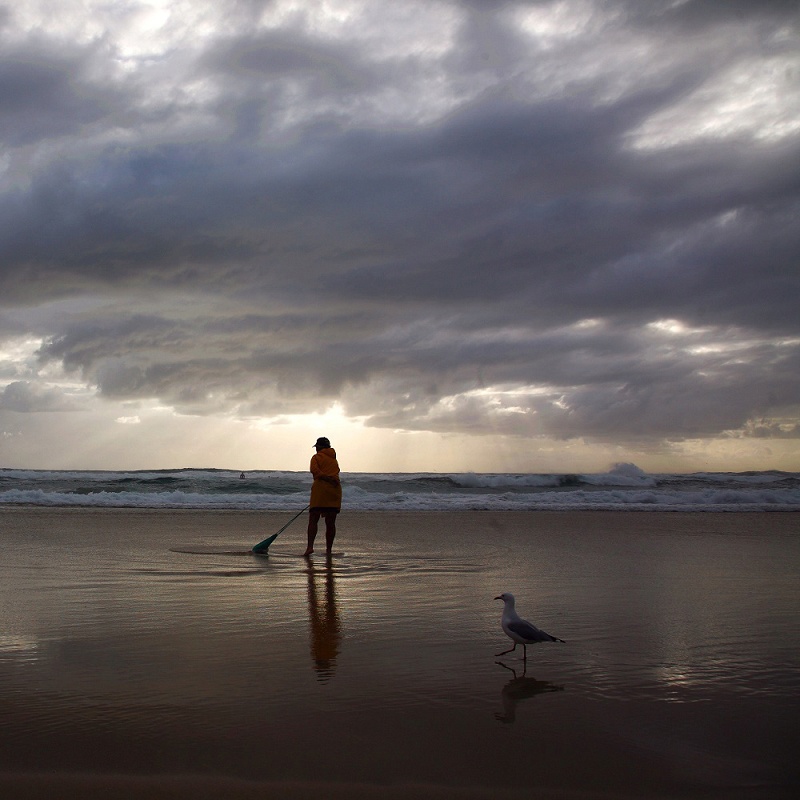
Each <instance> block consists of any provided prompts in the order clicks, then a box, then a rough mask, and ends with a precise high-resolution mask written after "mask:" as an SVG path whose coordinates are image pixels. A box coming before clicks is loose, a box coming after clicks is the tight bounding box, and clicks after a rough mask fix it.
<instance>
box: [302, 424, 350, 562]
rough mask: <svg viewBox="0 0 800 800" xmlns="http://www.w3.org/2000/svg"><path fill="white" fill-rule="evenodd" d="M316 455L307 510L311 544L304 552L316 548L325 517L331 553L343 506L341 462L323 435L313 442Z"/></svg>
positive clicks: (309, 552)
mask: <svg viewBox="0 0 800 800" xmlns="http://www.w3.org/2000/svg"><path fill="white" fill-rule="evenodd" d="M314 447H315V448H316V450H317V453H316V455H314V456H312V457H311V474H312V475H313V476H314V483H313V484H312V486H311V503H310V506H311V508H310V511H309V514H308V547H307V548H306V552H305V553H303V555H306V556H310V555H311V554H312V553H313V552H314V539H316V538H317V527H318V525H319V519H320V517H322V518H323V519H324V520H325V550H326V552H327V553H328V554H330V552H331V550H333V540H334V538H335V537H336V515H337V514H338V513H339V511H341V508H342V484H341V482H340V481H339V462H338V461H337V460H336V451H335V450H334V449H333V448H332V447H331V443H330V439H328V438H326V437H325V436H320V437H319V439H317V441H316V442H315V444H314Z"/></svg>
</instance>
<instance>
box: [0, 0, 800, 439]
mask: <svg viewBox="0 0 800 800" xmlns="http://www.w3.org/2000/svg"><path fill="white" fill-rule="evenodd" d="M276 6H277V4H271V5H270V4H261V5H259V4H250V5H248V4H234V5H233V6H232V8H233V9H235V10H236V11H237V13H239V14H241V15H242V16H241V19H242V20H245V19H249V20H251V21H252V20H254V19H257V16H258V12H259V11H260V10H262V9H264V8H273V7H276ZM427 8H433V6H430V7H427ZM436 8H444V6H436ZM553 8H554V7H553V6H552V5H551V4H548V3H544V2H543V3H519V4H512V3H506V4H499V5H498V6H497V9H496V10H490V11H487V7H486V4H478V3H453V4H452V6H451V9H452V11H453V13H456V14H461V17H460V19H459V22H458V24H457V25H454V26H453V28H452V35H453V37H454V38H453V42H452V45H451V46H450V47H449V48H447V49H446V52H443V54H442V55H441V56H440V57H432V56H430V54H429V53H426V52H425V51H424V49H423V51H422V52H421V54H414V53H410V52H409V53H405V54H400V55H397V56H395V57H386V56H384V55H382V54H381V51H380V48H379V47H376V46H374V45H373V46H368V45H367V44H365V41H366V40H365V39H364V38H359V35H357V34H359V33H360V32H359V31H358V30H357V25H356V24H355V23H354V25H355V27H354V28H353V29H352V31H350V32H347V31H345V32H344V33H343V34H342V33H340V34H338V35H337V36H327V37H324V36H319V35H316V34H315V33H314V32H313V29H312V28H311V27H309V25H308V24H305V22H307V20H305V18H304V17H303V16H302V15H299V16H297V15H296V16H294V17H290V18H289V21H288V22H286V23H285V24H284V25H283V27H282V28H280V29H272V30H255V29H254V28H253V26H252V25H251V24H250V23H248V24H247V25H243V26H242V27H241V29H240V31H241V32H239V33H237V32H236V31H235V30H232V29H231V26H229V27H228V29H227V30H226V33H225V34H224V35H220V36H218V37H213V36H212V37H209V38H208V40H207V41H206V42H204V44H203V46H202V47H197V48H196V49H195V50H193V51H191V52H190V53H184V54H183V56H182V61H181V64H182V68H183V69H185V70H186V71H187V75H189V76H190V78H191V82H194V83H192V86H194V85H195V84H196V85H201V86H202V91H199V90H198V93H197V94H193V91H194V90H193V89H191V88H190V78H189V77H187V78H185V79H182V80H179V81H178V83H177V84H176V85H171V88H170V90H169V91H166V90H165V91H163V92H161V93H160V94H159V93H154V96H153V97H151V96H150V95H149V93H148V92H146V91H144V86H145V83H144V80H145V79H144V77H142V75H141V74H139V73H137V74H136V77H135V79H134V78H130V79H127V80H126V79H125V77H124V75H122V76H121V75H120V74H119V73H118V72H116V71H113V70H111V69H109V70H108V74H109V75H112V74H114V75H116V77H115V78H114V79H111V78H108V79H106V80H105V81H104V80H103V79H101V78H99V77H98V75H102V74H103V72H102V70H98V68H97V66H98V63H102V61H103V59H104V58H107V59H112V58H113V56H114V53H113V48H112V47H111V46H110V45H107V44H104V45H103V47H101V46H100V45H99V44H97V42H94V41H92V42H90V43H88V44H85V45H83V46H82V47H81V46H79V45H77V44H72V45H70V46H69V47H65V46H64V45H63V42H62V41H61V40H58V41H57V40H55V39H52V40H47V39H46V38H45V37H44V35H42V34H39V35H37V37H36V38H30V39H29V40H28V41H27V42H26V43H25V48H23V47H22V45H17V46H16V49H13V48H12V50H10V51H8V52H7V53H6V54H5V55H4V56H3V57H2V62H1V63H0V84H1V85H2V87H5V90H4V91H3V92H2V95H0V96H6V97H7V98H8V99H7V101H6V102H5V103H4V105H3V106H2V113H0V135H2V136H3V137H4V140H5V142H6V144H7V145H8V146H9V148H10V152H11V153H12V156H13V155H14V154H16V155H15V156H14V158H12V161H11V162H10V166H8V168H7V174H8V175H10V176H11V177H12V178H14V179H15V180H14V181H13V182H12V184H11V185H10V186H9V188H8V189H7V190H5V191H3V192H2V193H0V212H2V213H0V220H2V221H0V304H2V305H5V306H7V307H8V308H12V307H14V306H20V305H21V306H29V307H36V306H39V305H40V304H43V303H48V302H54V301H56V300H59V299H62V298H75V299H76V300H79V299H80V298H84V297H91V298H93V299H94V301H95V304H94V305H93V306H92V308H93V310H91V311H86V312H85V313H77V312H76V313H72V314H62V315H60V316H53V317H52V318H51V320H50V321H49V325H48V326H47V327H44V326H42V327H40V328H39V331H40V333H41V335H42V336H44V337H46V338H47V341H46V342H45V344H44V345H43V347H42V348H41V350H40V358H41V360H42V363H52V362H58V363H62V364H63V365H64V366H65V368H67V369H68V370H70V371H73V372H74V373H75V374H77V375H80V376H81V377H82V379H83V380H84V381H86V383H87V384H89V385H91V386H94V387H96V388H97V391H98V392H99V393H100V394H101V395H102V396H106V397H113V398H120V399H126V398H150V397H155V398H159V399H160V400H161V401H162V402H164V403H166V404H169V405H172V406H174V407H175V408H177V409H178V410H180V411H184V412H187V413H216V412H226V411H227V412H232V413H236V414H239V415H241V416H256V415H270V414H279V413H287V412H289V411H295V412H298V411H305V410H322V409H323V408H324V407H325V406H327V405H329V404H330V403H331V402H332V401H333V400H336V399H338V400H340V401H341V402H342V403H343V405H344V407H345V408H346V409H347V410H348V411H349V412H350V413H353V414H357V415H359V416H363V417H365V418H367V420H368V423H369V424H372V425H379V426H387V427H393V428H400V429H425V430H442V431H459V430H460V431H470V432H474V433H492V432H506V433H512V434H515V435H533V434H550V435H555V436H559V437H565V438H567V437H571V436H594V437H598V438H603V439H609V440H614V439H618V440H622V439H625V438H637V439H642V438H647V437H653V438H656V439H659V438H674V439H680V438H685V437H693V436H706V435H714V434H718V433H720V432H723V431H728V430H737V429H743V430H745V432H746V433H748V435H754V436H768V435H776V436H785V435H788V434H787V432H791V431H792V430H795V428H792V426H791V424H788V425H787V424H782V425H778V424H777V423H776V422H775V420H774V419H773V418H779V417H780V418H781V419H784V418H785V416H786V415H787V414H791V413H794V412H793V411H792V409H793V408H796V406H797V404H798V403H800V378H798V377H797V376H798V375H800V370H798V369H797V367H798V363H797V362H798V343H797V342H798V330H797V301H796V298H797V296H798V289H800V285H799V284H798V256H799V255H800V233H798V231H800V226H798V225H797V222H798V217H799V216H800V214H799V213H798V212H800V134H799V133H798V131H797V130H796V129H795V130H794V131H793V132H790V133H788V134H785V135H781V136H777V135H776V136H768V135H765V136H761V137H755V136H753V135H752V134H750V133H747V132H746V131H742V132H737V133H733V134H725V133H720V134H714V135H706V136H697V135H693V136H683V137H682V138H681V137H680V136H678V137H677V138H675V140H674V141H670V142H668V143H666V144H662V145H658V146H657V145H652V144H651V145H648V146H645V145H643V144H642V143H641V142H640V141H639V139H640V138H641V137H642V136H644V134H643V133H642V131H643V130H645V128H646V126H647V125H649V124H651V123H652V121H653V120H654V119H657V118H658V116H659V114H662V113H666V112H669V113H670V114H671V116H670V118H669V121H668V122H665V123H664V125H665V126H666V127H667V128H668V129H669V130H667V133H671V132H672V131H673V130H674V129H676V128H677V129H679V128H681V126H689V127H691V125H692V119H691V117H692V114H693V113H696V107H695V106H693V105H691V104H692V103H693V102H694V101H693V100H692V98H694V97H695V95H696V94H697V93H698V92H704V91H710V89H709V88H708V87H709V86H712V85H715V82H719V81H720V80H723V77H724V75H726V74H728V72H729V71H731V70H735V69H737V68H738V67H739V66H740V65H741V64H744V63H751V62H753V61H755V62H760V61H765V60H767V59H769V58H773V57H774V58H785V57H786V56H787V54H791V52H792V51H793V50H796V40H795V45H794V47H792V45H791V43H787V38H786V36H785V31H786V30H791V31H794V32H795V33H796V32H797V14H796V12H795V11H794V9H793V7H790V6H789V4H785V3H778V2H776V3H744V2H735V3H731V4H720V3H706V2H687V3H683V4H677V5H676V4H670V3H663V4H662V3H651V4H639V3H625V2H619V3H611V2H598V3H596V4H595V5H594V14H593V17H592V19H593V20H596V21H594V22H593V23H592V24H594V25H596V26H599V28H598V29H597V30H596V31H594V30H592V31H591V32H590V33H585V34H583V35H578V34H574V35H570V36H565V37H563V40H559V42H558V43H557V44H555V45H554V44H552V43H549V42H545V41H544V39H537V38H536V36H532V35H529V34H526V33H524V32H523V31H522V30H521V28H520V25H519V21H518V18H517V17H515V16H514V14H515V13H516V12H522V11H535V10H536V9H540V10H545V11H549V10H552V9H553ZM581 8H586V6H581ZM579 11H580V9H579V8H577V7H576V10H575V14H576V15H578V14H579ZM611 12H614V13H611ZM616 12H619V13H618V15H617V16H615V13H616ZM10 19H11V20H12V23H10V24H13V15H12V16H11V17H10ZM570 19H571V17H569V16H568V17H567V18H565V20H566V22H565V23H564V24H566V23H569V22H570ZM304 20H305V22H304ZM608 20H612V22H609V21H608ZM420 24H422V23H420ZM553 24H556V23H553ZM233 27H234V28H235V26H233ZM590 27H591V26H590ZM687 30H692V31H694V33H693V36H692V37H691V38H690V39H688V40H687ZM594 33H596V34H597V35H592V34H594ZM698 37H700V38H698ZM23 52H24V53H25V54H26V55H25V57H24V58H22V56H21V55H20V54H21V53H23ZM620 52H622V53H623V54H624V55H623V57H620ZM642 53H644V54H642ZM170 55H173V56H174V53H171V52H170V51H167V54H166V55H165V56H164V62H165V63H164V65H160V66H159V65H158V64H156V65H155V66H152V65H151V67H148V69H150V68H152V69H153V70H154V72H153V75H154V77H153V78H152V80H153V81H156V80H157V79H158V80H163V81H167V76H169V75H170V69H169V65H170V63H171V62H170ZM186 62H189V64H190V66H189V67H186ZM109 63H110V61H109ZM787 63H789V62H787ZM793 63H795V64H796V63H797V60H795V61H794V62H793ZM772 68H773V67H770V69H772ZM775 68H777V67H775ZM176 69H177V68H176ZM787 69H789V68H787ZM792 75H793V73H791V69H789V72H788V73H787V74H786V75H781V76H779V77H778V78H777V79H776V80H777V85H778V86H779V87H781V86H784V87H785V88H786V90H787V95H786V97H787V102H790V103H795V104H796V91H795V92H794V94H792V93H791V92H792V91H794V89H793V88H792V87H793V84H794V83H796V81H797V77H798V76H797V75H794V77H792ZM737 85H738V84H736V82H733V83H731V89H730V91H731V92H733V93H735V92H736V90H737V89H736V87H737ZM443 87H444V88H443ZM789 90H791V91H789ZM417 93H418V95H419V97H418V100H419V102H418V103H413V102H409V97H411V98H416V94H417ZM159 97H160V98H162V99H158V98H159ZM725 99H726V100H727V101H728V102H735V99H736V97H735V94H732V95H731V96H730V97H727V98H725ZM399 102H407V104H408V114H409V115H410V116H409V117H408V118H404V117H403V115H397V114H395V111H396V109H395V108H394V107H393V103H399ZM687 103H689V106H690V107H689V106H687V107H686V108H685V110H683V111H681V110H680V109H683V108H684V107H685V106H686V104H687ZM676 109H677V110H676ZM756 111H757V109H756ZM792 111H793V113H794V114H795V115H796V114H797V113H798V108H797V106H796V105H795V106H793V107H792ZM741 113H742V115H744V114H746V113H747V112H746V111H742V112H741ZM753 113H756V112H755V111H754V112H753ZM415 114H416V115H418V117H416V118H415V117H414V115H415ZM784 117H785V118H786V120H787V122H789V123H791V122H792V119H791V117H792V113H789V114H788V116H787V115H786V114H784ZM186 120H193V122H192V124H189V125H187V124H186ZM794 121H795V122H796V119H795V120H794ZM764 126H766V127H767V128H768V126H769V122H768V121H767V122H765V123H764ZM118 130H124V131H125V132H126V134H125V135H124V136H117V135H114V131H118ZM81 133H82V134H83V135H79V134H81ZM42 143H44V144H46V148H45V147H44V145H43V144H42ZM37 145H38V146H40V147H42V149H41V151H40V154H39V157H38V159H36V158H32V156H31V154H32V153H34V152H35V150H34V148H35V147H36V146H37ZM20 165H23V166H24V167H25V168H24V169H23V166H20ZM100 301H102V303H101V302H100ZM103 303H105V307H103V305H102V304H103ZM664 320H675V321H678V322H679V323H680V325H678V324H677V323H676V324H674V325H672V327H670V324H665V325H662V327H658V326H655V327H654V326H653V325H652V323H657V322H659V321H664ZM53 330H55V333H53ZM6 391H8V390H6ZM15 392H16V393H17V394H15ZM21 392H22V390H21V389H19V387H18V388H17V389H14V390H12V393H11V400H8V399H7V400H6V402H7V403H8V402H12V403H16V404H17V405H19V406H20V407H21V406H22V405H24V402H23V400H21V399H15V398H19V397H22V394H21ZM9 407H10V406H9ZM753 420H761V421H760V422H757V423H756V422H753Z"/></svg>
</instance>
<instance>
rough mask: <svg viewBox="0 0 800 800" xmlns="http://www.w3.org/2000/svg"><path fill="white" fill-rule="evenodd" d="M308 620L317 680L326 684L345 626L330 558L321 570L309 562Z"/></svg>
mask: <svg viewBox="0 0 800 800" xmlns="http://www.w3.org/2000/svg"><path fill="white" fill-rule="evenodd" d="M306 576H307V578H308V618H309V623H310V624H309V635H310V645H311V659H312V661H313V664H314V669H315V670H316V672H317V680H318V681H319V682H320V683H327V682H328V681H329V680H330V679H331V678H332V677H333V674H334V672H335V670H336V656H337V655H338V654H339V644H340V642H341V639H342V626H341V622H340V620H339V610H338V608H337V606H336V581H335V578H334V574H333V564H332V562H331V558H330V556H328V557H327V558H326V559H325V565H324V566H323V567H318V566H316V564H315V563H314V562H313V561H312V560H311V559H308V560H307V565H306Z"/></svg>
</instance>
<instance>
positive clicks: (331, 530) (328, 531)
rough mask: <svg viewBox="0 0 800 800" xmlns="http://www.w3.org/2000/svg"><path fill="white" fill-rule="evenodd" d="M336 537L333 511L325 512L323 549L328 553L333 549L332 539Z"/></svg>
mask: <svg viewBox="0 0 800 800" xmlns="http://www.w3.org/2000/svg"><path fill="white" fill-rule="evenodd" d="M335 538H336V514H335V513H334V512H333V511H328V512H326V513H325V550H326V552H327V553H328V555H330V554H331V551H332V550H333V540H334V539H335Z"/></svg>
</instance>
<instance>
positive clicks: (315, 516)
mask: <svg viewBox="0 0 800 800" xmlns="http://www.w3.org/2000/svg"><path fill="white" fill-rule="evenodd" d="M319 518H320V512H319V511H314V510H311V511H309V512H308V547H306V551H305V553H303V555H304V556H310V555H311V554H312V553H313V552H314V539H316V538H317V527H318V525H319Z"/></svg>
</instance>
